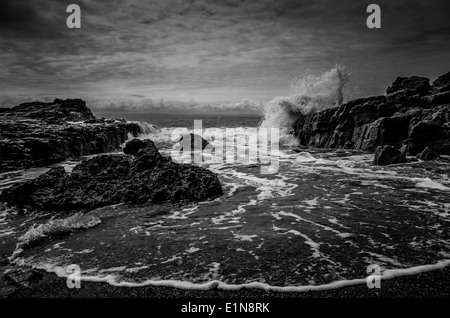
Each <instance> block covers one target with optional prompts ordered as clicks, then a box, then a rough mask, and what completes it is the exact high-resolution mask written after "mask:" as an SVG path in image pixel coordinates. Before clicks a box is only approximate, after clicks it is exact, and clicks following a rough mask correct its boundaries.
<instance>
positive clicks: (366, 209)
mask: <svg viewBox="0 0 450 318" xmlns="http://www.w3.org/2000/svg"><path fill="white" fill-rule="evenodd" d="M118 117H124V118H127V119H129V120H136V119H141V120H143V119H145V120H146V121H147V123H148V124H150V125H152V126H153V125H154V126H158V128H159V129H157V128H155V129H154V130H153V131H152V132H150V133H149V134H147V135H142V136H139V138H142V139H146V138H150V139H152V140H159V141H160V143H159V145H160V151H161V152H162V153H164V154H166V155H170V154H171V149H172V147H171V142H170V135H171V132H173V131H174V130H176V129H181V130H182V131H184V132H186V131H187V130H189V128H188V127H189V125H188V122H189V121H192V122H193V120H194V119H202V120H204V121H205V122H207V124H206V125H205V126H207V127H209V128H215V129H217V128H227V127H228V128H232V127H234V128H235V127H241V128H243V130H244V131H245V130H251V129H253V128H255V127H258V125H259V124H260V123H261V118H260V117H257V116H251V117H236V116H226V115H222V116H220V117H218V116H203V117H198V118H197V116H194V115H190V116H186V117H182V118H180V116H173V115H169V116H164V115H159V116H158V117H153V116H151V115H148V117H145V116H144V115H142V114H141V115H137V114H135V115H133V116H129V114H122V115H121V116H118ZM147 118H148V119H147ZM181 124H183V125H184V124H186V126H188V127H186V126H180V125H181ZM192 125H193V123H192V124H191V125H190V126H192ZM152 126H151V127H152ZM162 141H166V142H165V143H164V142H162ZM210 142H211V143H212V144H214V141H213V140H210ZM269 155H270V156H274V157H276V158H277V159H278V162H279V167H278V171H276V172H275V173H272V174H262V173H261V170H260V165H258V164H246V163H235V162H232V163H226V162H225V163H212V164H206V163H200V165H202V166H204V167H206V168H208V169H210V170H212V171H213V172H215V173H217V174H218V175H219V178H220V181H221V182H222V184H223V188H224V192H225V194H224V195H223V196H221V197H219V198H217V199H215V200H213V201H206V202H200V203H196V204H190V205H188V206H181V207H180V206H170V205H161V206H157V207H155V206H151V205H150V206H145V205H143V206H127V205H117V206H112V207H106V208H101V209H98V210H96V211H93V212H90V214H92V215H96V216H98V217H99V219H100V220H101V223H100V224H98V225H96V226H95V227H92V228H91V229H89V230H87V231H84V232H80V233H77V234H73V235H71V236H69V237H65V238H61V239H56V240H54V241H52V242H51V243H49V244H44V245H43V246H37V247H35V248H32V249H27V250H26V251H22V252H20V251H19V252H18V251H17V250H16V251H15V253H16V254H17V253H19V254H18V255H19V256H18V258H16V262H18V263H20V264H26V265H31V266H35V267H39V268H45V269H47V270H50V271H56V272H58V273H59V274H61V275H64V273H65V268H66V266H68V265H70V264H77V265H78V266H79V267H80V269H81V273H82V276H83V277H84V279H87V280H93V281H107V282H109V283H111V284H119V285H126V286H140V285H148V284H155V285H167V286H177V287H181V288H198V289H205V288H210V287H211V286H212V285H211V284H216V287H217V286H219V287H220V288H224V289H236V288H239V287H242V286H248V287H255V288H264V289H274V290H282V291H289V290H311V289H324V288H334V287H337V286H342V285H346V284H354V283H365V278H366V277H367V276H368V275H369V274H371V273H372V272H371V271H368V268H373V267H369V266H375V268H379V271H380V273H381V274H382V275H384V277H392V276H397V275H405V274H411V273H417V272H420V271H424V270H430V269H433V268H440V267H443V266H444V265H446V264H448V263H449V259H450V243H449V242H450V232H449V230H448V229H449V228H450V227H449V222H450V203H449V201H448V195H449V192H450V182H449V180H448V179H446V178H445V176H444V175H442V174H441V173H440V172H439V171H440V170H439V169H436V167H434V168H433V169H431V168H430V166H429V164H426V163H424V162H416V163H414V162H413V163H409V164H403V165H393V166H387V167H380V166H374V165H372V163H371V161H372V159H373V154H370V153H363V152H359V151H350V150H318V149H300V148H298V147H292V145H283V144H280V147H279V149H278V151H276V152H273V153H271V154H269ZM77 162H78V161H68V162H65V163H62V164H61V165H63V166H64V167H65V168H66V170H67V171H70V170H71V168H72V167H73V166H74V165H75V164H76V163H77ZM434 165H437V166H441V168H442V169H448V166H449V164H448V161H442V162H438V163H435V164H434ZM47 170H48V168H35V169H29V170H26V171H16V172H8V173H4V174H2V175H0V182H1V185H2V187H3V188H4V187H7V186H10V185H11V184H14V183H16V182H20V181H23V180H25V179H29V178H33V177H36V176H38V175H40V174H42V173H43V172H45V171H47ZM9 212H11V211H9ZM9 212H8V210H3V212H2V213H1V214H0V240H1V244H2V245H1V247H2V249H3V250H4V251H6V250H8V251H9V253H10V254H12V253H13V252H14V250H15V244H16V242H17V240H18V238H19V237H20V236H21V235H24V233H25V232H26V231H29V229H30V227H32V226H33V224H45V223H47V222H49V218H53V216H51V215H45V214H32V215H30V216H27V217H26V218H24V217H22V216H20V215H14V213H9ZM2 254H3V255H5V254H6V253H2ZM377 266H378V267H377ZM66 274H67V273H66Z"/></svg>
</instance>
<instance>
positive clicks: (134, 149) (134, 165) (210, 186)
mask: <svg viewBox="0 0 450 318" xmlns="http://www.w3.org/2000/svg"><path fill="white" fill-rule="evenodd" d="M130 143H131V144H130V145H129V146H125V149H126V152H128V153H133V155H129V154H110V155H100V156H96V157H94V158H92V159H90V160H86V161H83V162H82V163H80V164H78V165H77V166H75V168H74V169H73V171H72V173H71V174H67V173H66V172H65V170H64V168H63V167H56V168H53V169H51V170H50V171H48V172H47V173H45V174H43V175H41V176H40V177H38V178H36V179H34V180H30V181H28V182H26V183H23V184H20V185H16V186H13V187H11V188H9V189H6V190H4V191H3V193H2V194H1V195H0V201H4V202H7V203H8V204H10V205H14V206H18V207H21V206H23V207H31V208H33V209H38V210H54V211H60V210H87V209H93V208H97V207H101V206H106V205H111V204H116V203H121V202H130V203H145V202H148V201H150V202H152V203H159V202H164V201H170V202H177V201H198V200H205V199H210V198H214V197H217V196H219V195H221V194H222V187H221V184H220V181H219V179H218V178H217V176H216V175H215V174H214V173H212V172H211V171H209V170H207V169H204V168H201V167H198V166H194V165H185V164H178V163H174V162H173V161H172V159H171V158H166V157H163V156H162V155H161V154H160V153H159V151H158V149H157V148H156V147H155V145H154V144H153V142H152V141H150V140H144V141H142V140H137V139H136V140H132V141H130Z"/></svg>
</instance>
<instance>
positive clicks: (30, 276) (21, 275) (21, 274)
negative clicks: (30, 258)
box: [2, 267, 44, 288]
mask: <svg viewBox="0 0 450 318" xmlns="http://www.w3.org/2000/svg"><path fill="white" fill-rule="evenodd" d="M43 277H44V275H43V272H42V270H39V269H34V268H28V267H15V268H12V269H10V270H9V271H8V272H7V273H5V274H4V276H3V277H2V279H4V280H5V281H6V282H8V283H9V284H11V285H13V286H15V287H25V288H27V287H31V286H32V285H34V284H36V283H38V282H39V281H40V280H41V279H42V278H43Z"/></svg>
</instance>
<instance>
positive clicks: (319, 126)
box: [293, 73, 450, 155]
mask: <svg viewBox="0 0 450 318" xmlns="http://www.w3.org/2000/svg"><path fill="white" fill-rule="evenodd" d="M293 128H294V133H295V135H296V136H297V137H298V139H299V142H300V144H301V145H303V146H310V147H318V148H349V149H359V150H364V151H374V150H375V149H376V148H377V147H378V146H382V145H391V146H394V147H396V148H400V147H402V146H404V145H406V146H404V148H405V149H404V150H405V152H406V153H408V154H411V155H416V154H418V153H420V152H421V151H423V150H424V149H425V147H427V146H430V147H432V148H433V149H434V150H436V151H437V152H439V153H441V154H450V73H447V74H445V75H442V76H440V77H439V78H438V79H437V80H435V81H434V82H433V85H432V86H430V83H429V80H428V79H427V78H424V77H417V76H412V77H407V78H405V77H399V78H397V79H396V80H395V81H394V83H393V84H392V85H391V86H390V87H389V88H388V89H387V94H386V96H373V97H368V98H361V99H356V100H353V101H350V102H347V103H345V104H342V105H341V106H338V107H334V108H329V109H325V110H322V111H320V112H317V113H312V114H308V115H304V114H299V115H298V116H297V120H296V121H295V123H294V125H293Z"/></svg>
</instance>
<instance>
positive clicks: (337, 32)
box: [0, 0, 450, 107]
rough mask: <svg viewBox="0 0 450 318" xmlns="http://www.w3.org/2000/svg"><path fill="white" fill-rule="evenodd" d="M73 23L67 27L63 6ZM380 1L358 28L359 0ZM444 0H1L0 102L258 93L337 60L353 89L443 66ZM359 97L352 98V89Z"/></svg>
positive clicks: (449, 9)
mask: <svg viewBox="0 0 450 318" xmlns="http://www.w3.org/2000/svg"><path fill="white" fill-rule="evenodd" d="M70 3H75V4H78V5H79V6H80V8H81V29H68V28H67V26H66V19H67V17H68V16H69V13H66V8H67V6H68V4H70ZM370 3H376V4H378V5H379V6H380V7H381V29H369V28H367V26H366V19H367V17H368V15H369V13H367V12H366V8H367V5H368V4H370ZM449 57H450V1H446V0H442V1H438V0H427V1H414V0H408V1H406V0H398V1H395V2H394V1H378V0H371V1H364V0H362V1H361V0H357V1H356V0H352V1H350V0H341V1H336V0H333V1H325V0H276V1H274V0H258V1H256V0H247V1H244V0H210V1H209V0H147V1H137V0H108V1H106V0H96V1H93V0H92V1H91V0H70V1H65V0H47V1H41V0H1V1H0V70H1V72H0V107H1V106H13V105H15V103H18V102H19V101H21V100H35V99H39V98H45V97H49V98H53V97H62V98H83V99H87V100H91V99H95V100H98V101H103V102H104V103H105V104H108V103H115V102H117V103H119V102H120V103H121V105H126V104H127V103H139V102H141V103H142V102H143V101H148V100H153V101H159V103H161V100H164V101H177V102H178V103H180V104H181V105H183V103H187V104H189V103H194V102H195V103H213V102H214V103H215V102H239V101H244V104H246V106H245V107H250V106H248V105H252V103H264V102H266V101H268V100H271V99H272V98H273V97H274V96H277V95H283V94H286V92H287V90H288V89H289V85H290V83H292V81H293V80H294V79H295V78H297V77H301V76H304V75H305V74H309V73H321V72H325V71H327V70H329V69H331V68H333V67H334V66H335V65H336V64H340V65H343V66H345V67H346V69H347V70H348V72H349V73H350V74H351V84H352V85H353V86H354V87H356V89H355V92H357V93H356V95H360V96H368V95H375V94H384V92H385V90H386V87H387V86H388V85H389V84H390V83H392V82H393V80H394V79H395V78H396V77H397V76H410V75H419V76H426V77H429V78H430V79H432V80H434V79H435V78H436V77H437V76H439V75H441V74H444V73H446V72H448V71H450V58H449ZM358 97H359V96H358Z"/></svg>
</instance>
